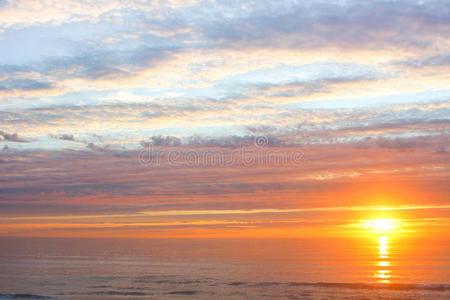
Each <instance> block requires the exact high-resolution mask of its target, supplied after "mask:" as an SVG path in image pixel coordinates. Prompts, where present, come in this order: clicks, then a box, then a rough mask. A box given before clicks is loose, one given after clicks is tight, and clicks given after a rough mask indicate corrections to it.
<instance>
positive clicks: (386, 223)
mask: <svg viewBox="0 0 450 300" xmlns="http://www.w3.org/2000/svg"><path fill="white" fill-rule="evenodd" d="M364 226H365V227H367V228H371V229H373V230H375V231H378V232H388V231H391V230H393V229H395V228H397V227H398V225H397V224H396V220H392V219H376V220H367V221H366V222H365V223H364Z"/></svg>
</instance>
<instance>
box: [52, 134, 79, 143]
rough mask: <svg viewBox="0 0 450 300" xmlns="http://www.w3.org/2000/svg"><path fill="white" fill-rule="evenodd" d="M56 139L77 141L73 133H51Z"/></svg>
mask: <svg viewBox="0 0 450 300" xmlns="http://www.w3.org/2000/svg"><path fill="white" fill-rule="evenodd" d="M50 136H51V137H52V138H54V139H58V140H62V141H72V142H75V141H77V140H76V139H75V137H74V136H73V134H61V135H53V134H52V135H50Z"/></svg>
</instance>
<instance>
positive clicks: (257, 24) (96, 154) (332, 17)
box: [0, 0, 450, 237]
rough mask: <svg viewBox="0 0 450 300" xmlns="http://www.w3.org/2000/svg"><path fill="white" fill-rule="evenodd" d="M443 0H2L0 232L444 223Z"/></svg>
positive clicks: (434, 229) (266, 232)
mask: <svg viewBox="0 0 450 300" xmlns="http://www.w3.org/2000/svg"><path fill="white" fill-rule="evenodd" d="M449 49H450V2H449V1H444V0H436V1H434V0H430V1H410V0H408V1H407V0H400V1H344V0H340V1H288V0H286V1H264V0H261V1H233V0H231V1H213V0H211V1H197V0H189V1H181V0H169V1H124V0H120V1H118V0H108V1H103V0H101V1H95V2H93V1H72V0H60V1H47V0H33V1H31V0H17V1H7V0H6V1H5V0H0V171H1V172H0V223H1V226H0V235H1V236H58V237H59V236H89V237H92V236H96V237H99V236H101V237H135V236H136V237H266V236H269V237H285V236H289V237H292V236H294V237H295V236H317V235H334V236H335V235H349V234H359V232H360V231H361V230H367V229H365V228H364V226H362V225H361V224H364V220H367V219H377V218H390V219H392V220H394V221H393V222H397V223H398V224H397V225H398V226H397V227H396V228H398V230H399V231H402V232H405V233H411V234H441V233H442V232H448V229H449V225H450V202H449V200H448V199H449V196H450V190H449V189H448V183H449V182H450V181H449V180H450V178H449V175H450V165H449V163H450V138H449V137H450V89H449V86H450V76H449V75H450V52H449Z"/></svg>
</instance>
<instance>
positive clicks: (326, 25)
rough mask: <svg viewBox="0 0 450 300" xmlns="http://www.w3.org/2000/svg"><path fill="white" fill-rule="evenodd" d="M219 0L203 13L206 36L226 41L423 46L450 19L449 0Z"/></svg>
mask: <svg viewBox="0 0 450 300" xmlns="http://www.w3.org/2000/svg"><path fill="white" fill-rule="evenodd" d="M220 3H221V4H222V6H219V5H210V7H208V8H206V9H204V10H203V11H202V13H203V14H200V16H201V17H203V18H204V20H205V21H204V22H203V23H202V24H203V28H202V29H203V33H204V35H205V37H206V38H207V39H209V40H211V41H215V43H216V44H217V45H220V46H223V47H226V46H231V47H239V46H240V47H242V46H246V47H289V48H299V47H302V48H320V47H329V46H331V45H332V46H336V47H342V48H349V47H351V48H354V47H357V48H367V47H377V48H380V47H389V46H395V47H404V48H408V47H418V48H424V47H429V46H431V45H433V43H434V42H433V40H432V39H430V36H441V37H443V38H445V35H446V32H447V30H448V29H447V28H448V26H447V25H448V20H449V18H448V10H446V9H445V6H446V4H445V1H425V2H417V1H395V2H391V1H389V2H388V1H376V2H372V1H363V2H361V1H346V2H343V3H342V2H341V3H336V2H334V3H333V2H329V3H323V2H320V3H317V2H312V1H304V2H303V1H302V2H289V3H282V2H280V3H276V4H275V3H272V2H269V1H262V2H260V3H258V5H255V6H253V7H251V8H250V7H248V6H247V5H246V4H245V3H241V2H239V4H238V3H237V2H231V3H230V2H228V3H225V2H224V1H222V2H220ZM219 7H220V9H219ZM209 9H210V10H213V11H214V12H215V13H214V14H211V12H210V11H209ZM200 16H199V17H200ZM212 16H214V18H213V17H212ZM406 22H407V23H410V24H411V26H407V27H405V26H404V25H403V24H405V23H406Z"/></svg>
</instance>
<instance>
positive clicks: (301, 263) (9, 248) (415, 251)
mask: <svg viewBox="0 0 450 300" xmlns="http://www.w3.org/2000/svg"><path fill="white" fill-rule="evenodd" d="M449 283H450V240H443V239H437V238H435V239H430V238H410V239H405V238H395V237H384V236H379V237H370V238H339V239H325V238H323V239H317V238H305V239H94V238H83V239H78V238H70V239H69V238H68V239H61V238H16V237H8V238H6V237H5V238H0V299H450V285H449Z"/></svg>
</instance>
